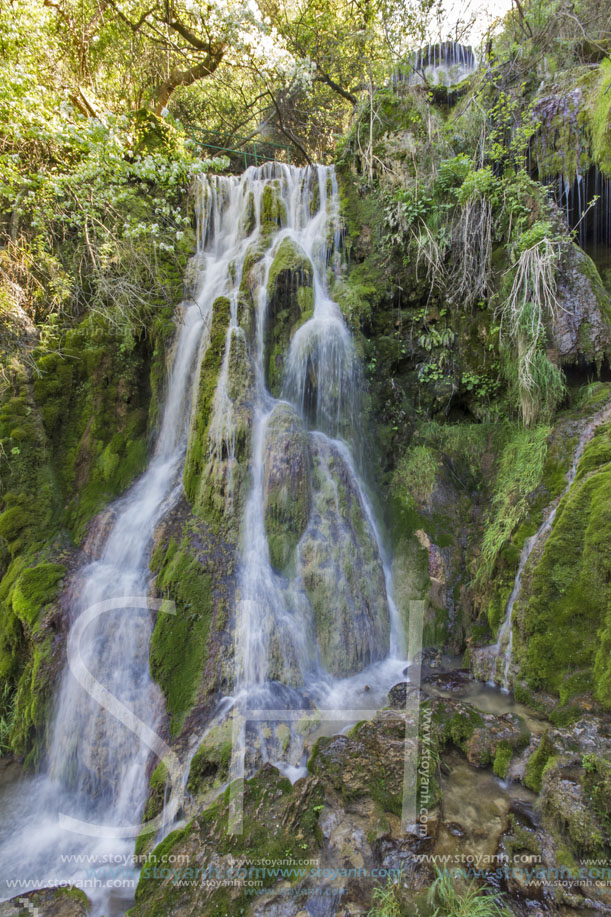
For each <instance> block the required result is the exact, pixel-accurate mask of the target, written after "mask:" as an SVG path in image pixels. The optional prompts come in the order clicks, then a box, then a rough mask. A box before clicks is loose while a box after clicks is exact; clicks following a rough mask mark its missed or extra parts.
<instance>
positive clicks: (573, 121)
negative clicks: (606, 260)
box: [528, 88, 611, 261]
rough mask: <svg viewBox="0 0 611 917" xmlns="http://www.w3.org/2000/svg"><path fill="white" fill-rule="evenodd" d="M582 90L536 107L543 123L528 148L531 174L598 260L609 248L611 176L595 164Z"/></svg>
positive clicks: (555, 95)
mask: <svg viewBox="0 0 611 917" xmlns="http://www.w3.org/2000/svg"><path fill="white" fill-rule="evenodd" d="M583 104H584V103H583V93H582V90H581V89H579V88H577V89H574V90H573V91H572V92H566V93H552V94H550V95H546V96H543V97H542V98H540V99H539V100H538V101H537V102H536V104H535V107H534V109H533V118H534V119H535V120H536V121H537V122H538V123H539V127H538V130H537V132H536V133H535V135H534V137H533V138H532V139H531V141H530V144H529V150H528V170H529V172H530V174H531V175H532V176H533V177H534V178H536V179H537V180H538V181H540V182H542V184H544V185H547V187H548V188H549V190H550V193H551V195H552V197H553V198H554V200H555V202H556V204H557V205H558V207H559V208H560V210H561V211H562V213H563V214H564V217H565V219H566V222H567V225H568V226H569V228H570V229H574V230H575V232H576V239H577V241H578V243H579V245H580V246H581V247H582V248H583V249H585V250H586V251H587V252H588V254H590V255H591V256H592V257H593V258H594V260H595V261H596V260H597V255H598V253H599V251H600V252H601V253H602V254H603V255H604V253H605V252H606V250H608V249H609V247H611V178H609V177H608V176H606V175H604V174H603V173H602V172H601V171H600V169H599V168H598V166H597V165H596V163H594V162H592V159H591V152H590V149H589V141H588V138H587V134H586V131H585V129H584V127H583V125H582V122H581V120H580V112H581V109H582V106H583Z"/></svg>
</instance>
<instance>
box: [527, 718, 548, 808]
mask: <svg viewBox="0 0 611 917" xmlns="http://www.w3.org/2000/svg"><path fill="white" fill-rule="evenodd" d="M553 753H554V746H553V745H552V743H551V740H550V738H549V735H548V733H547V732H544V733H543V735H542V736H541V739H540V741H539V744H538V745H537V747H536V749H535V751H534V752H533V754H532V755H531V756H530V758H529V759H528V763H527V765H526V770H525V772H524V784H525V785H526V786H527V787H528V788H529V789H531V790H533V792H535V793H539V792H540V791H541V781H542V777H543V771H544V769H545V766H546V764H547V763H548V761H549V760H550V758H551V757H552V756H553Z"/></svg>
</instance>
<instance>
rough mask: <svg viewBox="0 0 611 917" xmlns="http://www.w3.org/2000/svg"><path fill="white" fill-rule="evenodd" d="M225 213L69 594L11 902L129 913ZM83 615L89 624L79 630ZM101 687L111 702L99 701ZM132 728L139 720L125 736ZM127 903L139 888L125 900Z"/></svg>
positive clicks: (211, 224) (15, 840)
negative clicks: (160, 628) (146, 434)
mask: <svg viewBox="0 0 611 917" xmlns="http://www.w3.org/2000/svg"><path fill="white" fill-rule="evenodd" d="M219 210H220V203H219V202H218V201H216V200H214V199H212V198H211V197H210V196H209V197H207V198H205V199H202V202H201V214H200V227H202V228H201V233H200V243H199V255H198V258H197V259H196V264H197V265H198V268H199V271H200V273H201V277H200V280H199V291H198V293H197V296H196V299H195V300H192V301H191V304H190V305H187V306H186V307H185V308H184V314H183V317H182V322H181V326H180V330H179V334H178V338H177V342H176V346H175V354H174V360H173V370H172V372H171V374H170V377H169V380H168V391H167V399H166V405H165V409H164V414H163V421H162V425H161V431H160V434H159V438H158V441H157V445H156V449H155V453H154V455H153V458H152V460H151V463H150V466H149V468H148V470H147V472H146V473H145V474H144V475H143V476H142V477H141V478H140V479H139V480H138V481H137V482H136V484H135V485H134V486H133V487H132V488H131V489H130V490H129V491H128V493H127V494H126V495H125V496H124V497H123V498H122V499H121V500H120V501H119V502H118V504H117V506H116V518H115V521H114V524H113V526H112V529H111V531H110V533H109V535H108V538H107V541H106V544H105V547H104V549H103V551H102V555H101V557H100V559H99V560H98V561H95V562H94V563H92V564H90V565H88V566H86V567H85V568H83V569H82V570H81V571H80V572H79V574H78V576H77V578H76V581H75V584H74V587H73V590H72V593H73V595H74V600H73V603H72V623H71V637H72V636H74V634H75V632H76V631H77V628H78V637H79V639H78V642H77V643H75V644H74V645H72V641H71V640H69V645H68V658H69V661H70V662H71V663H72V668H73V670H74V672H76V673H77V677H78V675H80V679H79V680H77V678H75V676H74V674H73V671H71V667H70V665H68V666H67V667H66V670H65V673H64V675H63V678H62V682H61V688H60V691H59V697H58V699H57V703H56V710H55V715H54V720H53V726H52V730H51V742H50V749H49V754H48V761H47V766H46V769H45V772H44V773H43V774H41V775H39V776H38V777H36V778H34V779H27V780H24V781H22V782H21V783H19V784H18V785H17V786H12V787H10V788H9V791H8V792H7V794H5V797H4V798H3V806H4V812H5V818H4V821H3V826H2V832H1V834H0V863H2V872H3V880H4V881H3V886H2V892H3V895H4V897H11V895H14V894H15V893H16V892H15V886H13V888H12V889H11V886H10V885H9V884H7V883H10V881H11V880H13V879H19V880H25V882H26V884H25V885H22V886H19V885H18V886H16V888H17V891H19V890H30V889H32V888H37V887H44V886H46V885H55V884H58V883H66V882H76V883H77V884H79V885H80V887H82V888H83V889H84V890H85V891H86V892H87V893H88V894H89V895H90V896H91V897H92V898H93V900H94V903H95V910H94V913H95V914H98V913H99V914H104V915H107V914H111V913H123V911H124V909H125V908H124V906H123V905H122V903H121V901H120V900H119V901H118V902H117V903H115V904H113V902H112V901H111V896H112V894H113V893H112V892H110V891H109V889H108V884H109V883H108V881H107V880H108V878H109V877H110V878H112V880H113V881H116V880H117V878H118V877H119V878H120V877H121V876H122V877H123V878H124V879H125V884H126V887H128V888H129V885H130V883H132V884H133V881H134V878H135V876H136V873H135V870H134V868H133V861H132V853H133V847H134V839H135V836H136V835H137V833H138V822H139V819H140V817H141V813H142V809H143V806H144V802H145V799H146V794H147V790H148V780H147V777H146V764H147V761H148V760H149V758H150V756H151V750H153V751H155V752H156V753H157V754H158V755H160V754H161V753H162V751H163V750H164V745H163V742H161V740H158V741H157V740H156V733H157V732H159V730H160V728H161V727H162V722H161V713H162V711H163V699H162V697H161V692H160V691H159V689H158V688H157V686H156V685H155V683H154V682H153V681H152V679H151V677H150V673H149V662H148V645H149V639H150V634H151V627H152V623H151V619H150V612H147V610H146V607H147V594H148V592H149V585H150V582H149V581H150V573H149V568H148V564H149V555H150V549H151V545H152V539H153V532H154V528H155V525H156V524H157V522H158V521H159V520H160V519H161V517H162V516H163V515H164V514H165V513H166V512H167V510H168V509H169V508H170V507H171V505H172V503H173V501H174V500H175V499H176V497H177V496H178V494H179V493H180V474H181V471H182V465H183V460H184V456H185V449H186V444H187V432H188V421H189V405H190V392H191V386H192V379H193V374H194V370H195V368H196V359H197V355H198V352H199V351H200V349H201V346H202V345H203V346H204V347H205V344H206V339H207V333H208V331H209V323H210V314H211V313H210V308H211V303H212V302H213V301H214V299H215V297H216V295H217V294H218V293H219V292H221V291H222V290H224V289H225V287H226V278H227V272H228V264H229V262H228V258H227V257H226V256H225V251H231V254H232V256H233V255H235V251H234V245H233V237H234V236H237V235H238V234H239V231H238V229H237V218H238V217H239V213H237V212H236V213H235V214H233V215H232V216H233V217H234V218H235V220H234V222H233V232H230V233H229V238H228V239H227V238H224V237H223V236H222V233H221V232H220V230H219V227H218V213H219ZM229 222H230V223H231V221H229ZM122 600H123V601H124V605H123V604H122ZM113 606H114V607H113ZM92 610H93V614H91V611H92ZM98 610H99V613H98ZM86 614H87V618H89V617H91V621H90V622H88V625H87V626H86V627H84V628H82V627H79V622H82V621H83V620H84V616H85V615H86ZM93 679H95V682H94V681H93ZM82 681H85V682H86V683H88V684H89V688H90V691H89V693H88V692H87V691H85V690H83V687H82ZM79 682H80V683H79ZM96 683H98V684H96ZM100 685H101V686H103V687H102V688H100V687H99V686H100ZM104 689H106V691H108V692H110V698H108V699H107V698H104V697H102V695H103V694H104ZM92 694H93V695H94V696H91V695H92ZM105 700H109V703H107V704H105V703H104V701H105ZM101 702H102V704H103V705H101ZM121 706H122V707H123V710H121V709H120V708H121ZM117 714H118V717H119V718H117ZM130 714H131V715H130ZM120 719H123V722H120V721H119V720H120ZM126 719H127V721H128V723H129V721H130V720H133V721H132V722H131V723H130V724H129V725H127V727H126V726H125V725H123V723H124V722H125V720H126ZM134 733H135V734H134ZM139 739H140V741H139ZM68 822H69V823H68ZM77 823H78V824H77ZM111 858H112V859H111ZM83 864H85V865H83ZM109 864H110V865H109ZM116 864H119V866H120V868H117V865H116ZM130 894H133V888H132V889H131V892H130V891H128V892H127V895H126V896H125V895H124V896H123V897H127V898H129V897H130ZM118 895H119V898H121V893H118Z"/></svg>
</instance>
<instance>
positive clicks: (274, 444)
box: [220, 165, 404, 766]
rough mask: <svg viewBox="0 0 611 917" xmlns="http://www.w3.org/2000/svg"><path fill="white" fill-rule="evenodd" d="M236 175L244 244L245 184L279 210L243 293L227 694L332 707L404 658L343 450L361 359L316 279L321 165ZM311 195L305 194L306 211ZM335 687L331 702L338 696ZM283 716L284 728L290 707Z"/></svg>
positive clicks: (354, 429) (354, 427) (351, 463)
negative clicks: (290, 268) (295, 313)
mask: <svg viewBox="0 0 611 917" xmlns="http://www.w3.org/2000/svg"><path fill="white" fill-rule="evenodd" d="M249 173H251V174H249ZM249 173H247V174H246V175H245V176H244V177H243V178H242V179H241V183H247V184H248V186H249V187H252V186H253V185H254V187H255V190H256V191H257V194H256V198H255V200H256V201H257V202H259V209H258V210H257V211H256V212H257V220H256V225H255V228H254V229H253V231H252V234H251V245H252V246H253V248H256V247H257V246H260V245H261V242H262V234H263V233H264V231H265V227H264V226H263V225H262V222H261V210H260V201H261V200H262V193H261V189H258V190H257V185H258V184H262V185H264V186H265V185H266V184H267V185H268V186H269V185H270V183H272V184H273V186H274V194H275V195H276V198H277V201H278V203H279V205H278V210H279V212H281V213H282V214H283V215H284V216H283V218H282V220H281V225H280V227H278V228H277V229H276V230H275V232H273V234H272V236H271V238H269V239H268V240H266V241H265V242H264V246H265V254H264V255H263V256H262V257H261V258H260V261H259V265H258V281H257V283H256V288H255V290H254V293H253V295H254V299H255V301H256V328H255V333H254V336H253V343H252V348H251V357H252V364H253V376H254V385H253V413H252V416H253V419H252V472H251V473H252V484H251V488H250V492H249V495H248V499H247V502H246V507H245V512H244V519H243V525H242V544H243V549H242V557H241V566H240V574H239V600H238V603H237V620H236V630H235V633H236V647H235V651H236V685H235V697H236V703H237V705H238V707H239V706H240V705H242V706H245V707H248V709H249V710H251V711H252V710H253V709H255V708H258V709H259V710H260V711H261V710H263V711H265V710H272V709H275V710H276V711H278V710H280V711H282V710H285V709H287V708H289V709H292V710H294V709H295V708H297V709H307V708H308V707H311V706H312V705H316V706H317V707H319V708H320V707H324V706H325V704H326V699H327V700H328V698H329V697H331V695H332V697H333V700H332V705H333V706H334V707H338V706H341V705H342V704H344V705H346V704H347V705H348V706H352V707H354V695H355V691H356V688H355V685H354V683H353V682H352V681H351V679H350V677H346V676H355V675H357V673H361V672H362V671H363V670H364V669H367V668H368V667H369V675H368V678H369V681H371V683H372V684H376V679H378V680H379V682H380V685H384V686H385V690H387V689H388V687H390V684H391V683H392V682H393V681H394V680H396V678H397V677H399V676H400V673H401V669H402V666H403V665H404V663H399V662H398V661H397V660H398V659H399V656H400V647H401V646H402V636H401V627H400V623H399V621H398V615H397V612H396V609H395V607H394V603H393V601H392V596H391V591H390V588H389V587H390V579H389V573H388V566H387V565H386V564H385V563H384V562H383V552H382V549H381V539H380V534H379V531H378V529H377V527H376V523H375V519H374V514H373V513H372V510H371V506H370V503H369V500H368V498H367V495H366V492H365V489H364V487H363V485H362V483H361V481H360V476H359V473H358V470H357V463H356V462H355V460H354V458H353V454H354V453H355V451H356V452H358V448H359V445H360V444H359V435H358V418H359V393H360V391H361V388H362V380H361V376H360V368H359V364H358V360H357V358H356V355H355V352H354V348H353V344H352V340H351V337H350V334H349V332H348V329H347V327H346V325H345V323H344V321H343V318H342V316H341V313H340V311H339V308H338V306H337V305H336V304H335V303H334V302H333V300H332V298H331V297H330V295H329V289H328V281H327V272H328V271H331V273H332V267H330V265H337V259H338V258H339V240H340V232H339V220H338V192H337V185H336V180H335V175H334V172H333V171H332V170H330V169H326V168H322V167H318V168H317V169H305V170H304V169H295V168H289V167H286V166H278V165H275V166H267V167H265V168H264V169H262V170H258V171H254V170H249ZM220 181H222V183H223V184H224V192H223V193H224V195H225V197H226V198H228V199H230V198H231V196H232V194H235V193H240V181H238V180H237V179H222V180H220ZM312 201H315V202H317V204H316V206H315V208H314V212H312V209H313V207H312ZM289 250H290V251H291V252H292V253H293V255H294V257H295V259H296V260H297V261H299V263H304V264H305V265H306V267H305V269H304V272H305V273H306V274H307V279H308V283H307V286H308V295H309V297H310V299H309V300H308V303H309V308H308V310H307V311H306V312H305V316H304V318H305V320H303V319H301V323H300V321H299V320H298V321H297V322H296V324H297V325H298V326H299V327H297V329H296V330H295V331H294V333H293V336H292V339H291V341H290V346H289V348H288V353H287V354H285V365H284V372H283V379H282V383H281V385H280V389H279V391H278V392H277V396H276V397H274V396H273V395H272V394H271V392H270V390H269V384H268V381H269V380H268V378H266V367H267V366H268V365H269V354H268V353H267V352H266V350H267V348H268V346H269V344H268V343H267V341H268V334H267V332H268V330H269V325H270V323H273V321H274V316H273V314H272V311H271V309H270V304H271V303H272V302H273V299H274V296H275V291H274V289H273V284H271V282H270V278H274V277H275V276H276V274H277V271H276V268H275V265H276V262H277V259H278V260H281V259H282V257H283V253H284V255H285V256H286V252H287V251H289ZM304 286H305V284H303V285H302V287H301V289H302V290H303V288H304ZM299 293H300V289H299V285H298V286H297V288H294V287H291V288H289V290H288V292H287V293H285V295H287V296H288V297H289V298H290V299H291V300H292V301H294V302H296V301H297V300H298V299H299ZM305 298H306V297H305V296H304V297H302V299H305ZM286 305H287V303H284V306H286ZM291 489H293V490H294V492H293V493H291V492H290V491H291ZM278 493H280V494H284V495H285V497H286V496H287V494H288V502H290V501H292V500H294V501H295V503H298V502H299V501H301V511H300V518H299V519H298V520H297V519H291V508H290V507H289V506H287V505H286V504H287V501H286V500H285V502H284V504H283V506H284V509H283V507H282V506H280V505H279V504H278V501H277V497H278ZM282 500H283V498H282V497H281V498H280V503H282ZM283 512H286V517H285V516H283ZM350 514H351V517H352V518H349V516H350ZM283 520H284V522H286V523H287V528H285V529H282V523H283ZM291 522H295V524H296V529H295V526H293V527H291V524H289V523H291ZM274 525H280V532H281V535H280V536H276V538H275V539H274V531H273V529H274ZM357 530H358V531H357ZM278 537H280V538H284V539H285V542H290V541H291V539H293V540H294V542H295V544H294V546H293V550H292V552H290V556H285V554H283V552H282V550H280V551H279V550H278V543H277V540H278ZM280 547H281V548H283V547H284V543H283V544H282V545H281V546H280ZM279 553H280V554H282V557H279V556H278V555H279ZM351 564H352V565H353V571H354V576H355V577H356V576H357V575H358V574H357V571H360V579H359V580H358V581H357V580H356V579H354V578H353V580H352V581H350V577H347V576H346V575H345V570H346V569H347V568H348V567H349V566H350V565H351ZM391 649H392V653H391V656H392V659H393V661H389V652H390V651H391ZM372 668H373V669H375V670H376V671H372ZM376 673H377V674H376ZM340 685H343V687H344V692H345V695H344V699H343V701H340V700H339V699H338V698H339V695H340V694H341V690H342V689H341V688H340V687H338V686H340ZM338 692H339V693H338ZM368 706H371V703H368ZM249 715H251V714H245V718H246V719H248V716H249ZM270 716H271V714H270ZM288 720H289V723H288V724H289V727H290V723H291V717H290V716H289V717H288ZM257 722H260V721H257ZM276 723H277V721H276ZM269 732H270V730H269V729H267V728H266V729H263V728H258V729H257V741H256V742H255V743H253V744H254V747H255V748H256V754H255V759H256V760H257V761H261V760H262V759H265V758H266V757H272V758H273V759H274V760H276V757H277V754H278V748H274V747H273V744H271V745H270V743H269V742H266V740H265V735H266V734H269ZM297 747H298V748H299V743H297ZM291 748H292V754H291V758H292V761H291V762H289V764H292V766H294V765H295V764H296V763H297V761H298V760H299V757H300V752H299V751H297V752H296V751H295V745H294V744H292V746H291Z"/></svg>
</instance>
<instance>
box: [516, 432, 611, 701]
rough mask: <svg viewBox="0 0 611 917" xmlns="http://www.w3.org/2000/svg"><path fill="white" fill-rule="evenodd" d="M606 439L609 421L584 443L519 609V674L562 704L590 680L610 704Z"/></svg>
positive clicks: (610, 492) (610, 474) (610, 466)
mask: <svg viewBox="0 0 611 917" xmlns="http://www.w3.org/2000/svg"><path fill="white" fill-rule="evenodd" d="M610 440H611V425H609V424H607V425H606V426H605V427H603V428H599V430H598V432H597V435H596V436H595V437H594V439H593V440H592V441H591V442H590V443H588V445H587V446H586V448H585V450H584V453H583V456H582V459H581V461H580V464H579V468H578V472H577V477H576V480H575V482H574V484H573V486H572V487H571V490H570V491H569V493H568V494H567V496H566V497H565V498H564V499H563V501H562V503H561V504H560V506H559V508H558V511H557V514H556V518H555V521H554V526H553V529H552V531H551V533H550V535H549V537H548V539H547V541H546V543H545V547H544V550H543V553H542V555H541V558H540V560H539V562H538V564H537V566H536V568H535V570H534V572H533V574H532V577H531V579H530V582H529V584H528V588H527V594H526V595H525V596H523V598H522V600H521V603H520V608H519V613H518V620H519V622H520V626H519V639H518V641H517V646H516V657H517V659H518V662H519V664H520V670H521V674H522V677H523V678H524V679H525V680H526V682H527V684H528V686H529V687H530V688H532V689H535V690H541V689H543V690H546V691H551V692H552V693H554V694H556V695H558V696H560V697H561V702H562V703H563V704H565V705H566V704H567V703H568V702H569V701H570V699H571V697H572V696H574V695H575V694H579V693H582V692H583V690H584V689H586V688H587V686H588V685H589V684H590V682H591V683H593V686H594V691H595V694H596V696H597V697H598V699H599V700H600V701H601V703H602V704H604V705H605V706H606V707H611V666H610V663H609V658H610V656H609V647H611V618H610V617H609V609H610V608H611V566H610V561H609V554H608V550H607V548H608V544H609V539H611V517H610V516H609V511H608V507H609V505H611V463H609V461H608V457H609V441H610Z"/></svg>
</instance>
